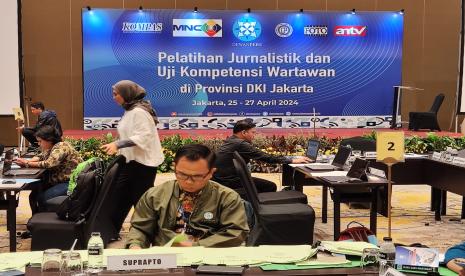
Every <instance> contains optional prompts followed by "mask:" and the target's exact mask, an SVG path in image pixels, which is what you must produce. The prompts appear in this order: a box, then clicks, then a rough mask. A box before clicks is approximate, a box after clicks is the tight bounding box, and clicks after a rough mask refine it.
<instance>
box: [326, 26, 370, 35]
mask: <svg viewBox="0 0 465 276" xmlns="http://www.w3.org/2000/svg"><path fill="white" fill-rule="evenodd" d="M366 34H367V26H336V27H335V28H334V35H335V36H366Z"/></svg>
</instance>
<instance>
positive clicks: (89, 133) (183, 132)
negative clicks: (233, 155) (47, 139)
mask: <svg viewBox="0 0 465 276" xmlns="http://www.w3.org/2000/svg"><path fill="white" fill-rule="evenodd" d="M372 131H394V130H391V129H386V128H382V129H376V128H317V129H315V130H313V129H296V128H279V129H276V128H259V129H257V132H258V134H261V135H263V136H273V135H276V136H292V135H298V136H300V135H302V136H307V137H312V136H313V135H314V134H316V136H318V137H323V136H326V137H328V138H337V137H341V138H347V137H354V136H363V135H367V134H370V133H371V132H372ZM404 131H405V135H406V136H413V135H416V136H420V137H425V136H426V135H427V134H428V133H429V131H411V130H404ZM109 132H110V133H112V134H113V135H117V134H116V133H117V132H116V130H115V129H111V130H75V129H73V130H65V131H64V136H65V137H70V138H74V139H81V138H82V139H88V138H91V137H101V136H102V135H105V134H107V133H109ZM158 133H159V135H160V139H163V138H164V137H167V136H172V135H176V134H179V135H180V136H181V137H183V138H187V137H191V138H204V139H212V138H220V139H224V138H226V137H228V136H230V135H231V134H232V129H170V130H166V129H162V130H159V131H158ZM434 133H435V134H436V135H439V136H450V137H461V136H463V135H462V134H461V133H456V132H448V131H439V132H438V131H436V132H434Z"/></svg>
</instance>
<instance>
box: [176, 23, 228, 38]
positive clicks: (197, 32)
mask: <svg viewBox="0 0 465 276" xmlns="http://www.w3.org/2000/svg"><path fill="white" fill-rule="evenodd" d="M221 25H222V20H221V19H173V36H177V37H182V36H184V37H222V36H223V31H222V27H221Z"/></svg>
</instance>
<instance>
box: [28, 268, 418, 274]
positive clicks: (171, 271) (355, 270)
mask: <svg viewBox="0 0 465 276" xmlns="http://www.w3.org/2000/svg"><path fill="white" fill-rule="evenodd" d="M123 274H124V275H127V274H129V275H133V276H137V275H142V276H147V275H160V276H165V275H166V276H169V275H180V276H181V275H186V276H190V275H212V274H198V273H196V270H195V268H191V267H183V268H175V269H165V270H145V271H108V270H105V271H102V272H100V273H99V275H123ZM404 274H405V275H418V274H408V273H407V274H406V273H404ZM26 275H29V276H38V275H50V276H55V275H57V276H58V275H69V273H68V274H67V273H61V274H60V272H41V271H40V267H30V266H28V267H26ZM242 275H340V276H343V275H367V276H369V275H378V273H373V272H366V271H363V269H362V268H360V267H353V268H323V269H302V270H283V271H263V270H262V269H260V268H259V267H249V268H246V269H245V270H244V273H243V274H242Z"/></svg>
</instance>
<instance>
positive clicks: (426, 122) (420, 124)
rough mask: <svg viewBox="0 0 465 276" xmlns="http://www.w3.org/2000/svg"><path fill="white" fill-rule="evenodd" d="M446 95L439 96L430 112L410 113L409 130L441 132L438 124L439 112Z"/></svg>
mask: <svg viewBox="0 0 465 276" xmlns="http://www.w3.org/2000/svg"><path fill="white" fill-rule="evenodd" d="M444 97H445V96H444V94H442V93H441V94H439V95H437V96H436V98H435V99H434V102H433V105H432V106H431V109H430V110H429V111H428V112H410V113H409V126H408V128H409V129H413V130H419V129H430V130H438V131H441V128H440V127H439V124H438V111H439V108H440V107H441V105H442V102H443V101H444Z"/></svg>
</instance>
